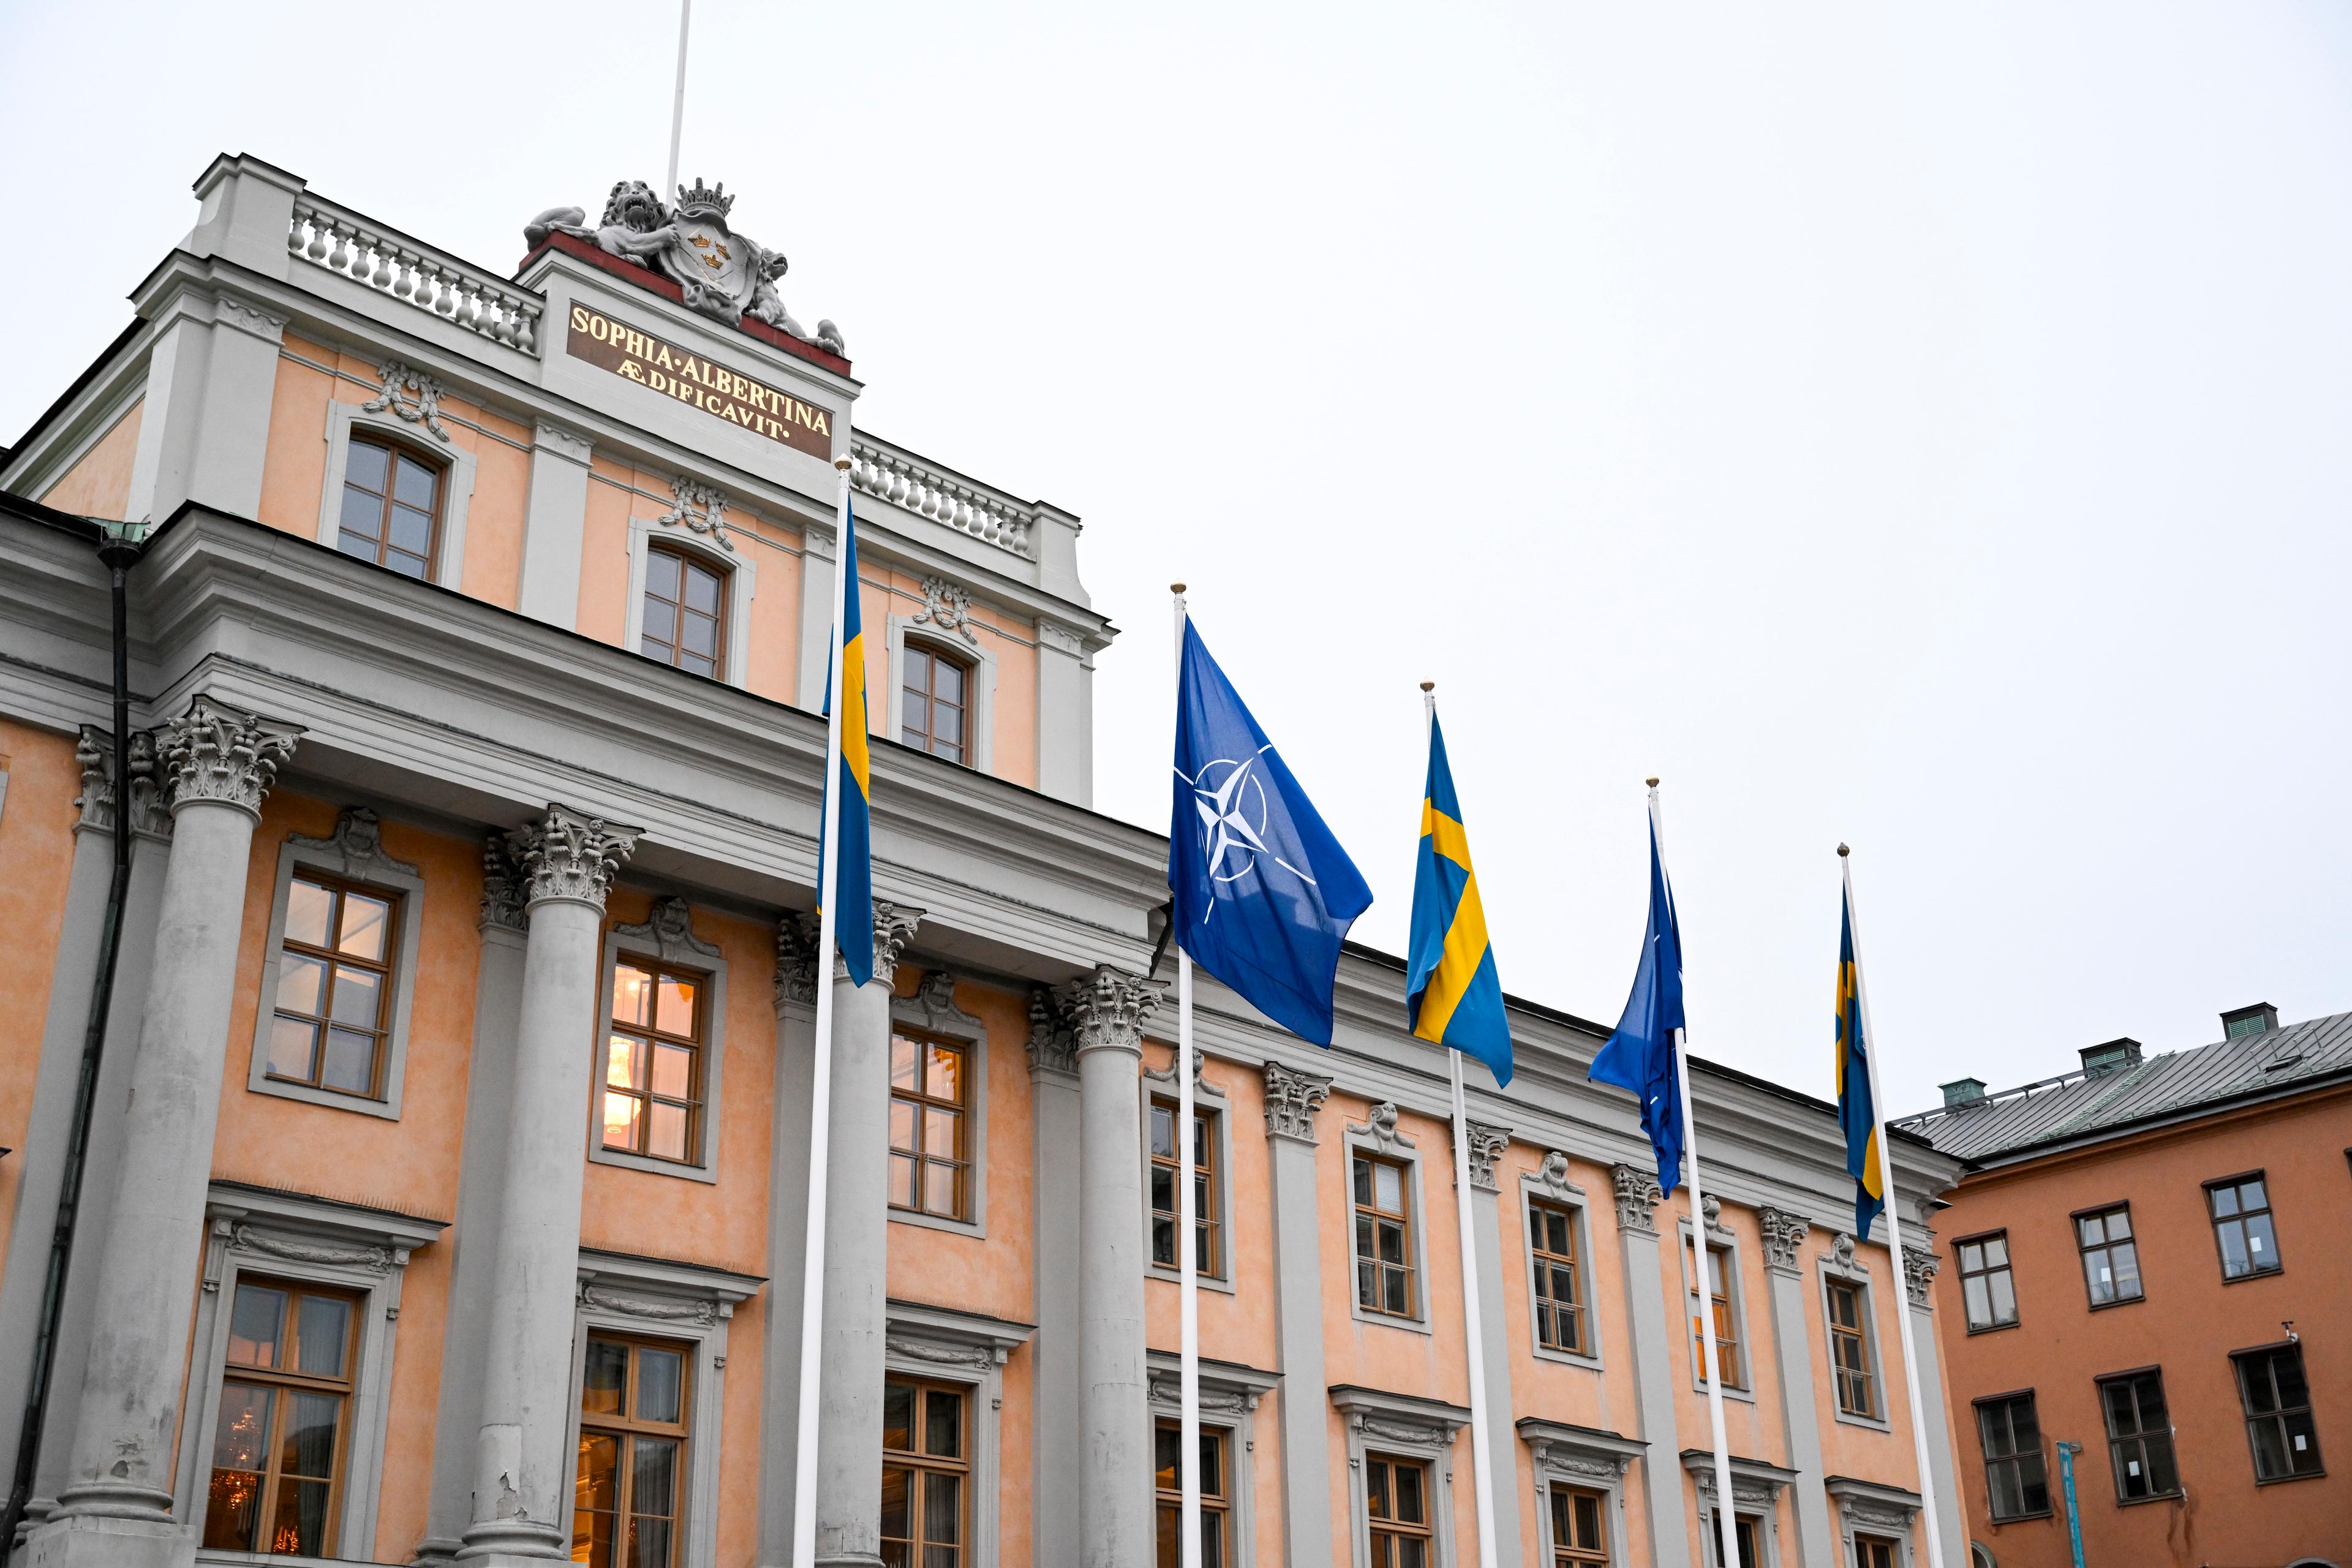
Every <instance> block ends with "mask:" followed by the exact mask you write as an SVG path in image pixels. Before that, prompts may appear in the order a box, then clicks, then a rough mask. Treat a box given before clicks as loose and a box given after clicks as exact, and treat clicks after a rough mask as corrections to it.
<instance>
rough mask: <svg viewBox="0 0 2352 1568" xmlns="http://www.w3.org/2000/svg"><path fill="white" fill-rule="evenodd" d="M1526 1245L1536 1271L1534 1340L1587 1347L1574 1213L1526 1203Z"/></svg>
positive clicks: (1562, 1347) (1558, 1347) (1554, 1346)
mask: <svg viewBox="0 0 2352 1568" xmlns="http://www.w3.org/2000/svg"><path fill="white" fill-rule="evenodd" d="M1528 1250H1529V1251H1530V1253H1531V1254H1532V1255H1533V1261H1534V1263H1535V1271H1536V1295H1535V1304H1536V1343H1538V1344H1539V1345H1541V1346H1543V1347H1544V1348H1545V1349H1547V1350H1555V1351H1575V1352H1580V1353H1582V1352H1587V1351H1589V1350H1590V1348H1591V1344H1590V1342H1589V1341H1588V1340H1587V1339H1586V1338H1585V1332H1584V1297H1583V1292H1582V1290H1581V1288H1580V1286H1579V1285H1578V1283H1577V1267H1576V1216H1575V1215H1572V1214H1570V1212H1569V1211H1568V1210H1566V1209H1564V1208H1559V1207H1557V1206H1555V1205H1551V1204H1529V1205H1528Z"/></svg>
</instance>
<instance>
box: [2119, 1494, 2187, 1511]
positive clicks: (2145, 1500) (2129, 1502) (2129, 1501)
mask: <svg viewBox="0 0 2352 1568" xmlns="http://www.w3.org/2000/svg"><path fill="white" fill-rule="evenodd" d="M2188 1500H2189V1494H2188V1493H2187V1492H2158V1493H2157V1494H2156V1495H2155V1496H2154V1497H2135V1498H2120V1497H2119V1498H2117V1499H2116V1507H2117V1508H2146V1507H2147V1505H2148V1504H2150V1503H2152V1502H2187V1501H2188Z"/></svg>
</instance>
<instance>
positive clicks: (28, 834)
mask: <svg viewBox="0 0 2352 1568" xmlns="http://www.w3.org/2000/svg"><path fill="white" fill-rule="evenodd" d="M0 774H5V776H6V779H7V784H8V796H7V800H6V801H5V803H0V867H5V868H6V874H5V875H0V931H7V932H8V933H9V948H10V951H11V952H12V954H13V955H14V956H13V960H12V962H11V963H8V964H6V965H5V966H0V1018H5V1019H7V1020H9V1026H8V1027H7V1028H6V1029H0V1148H7V1149H13V1150H16V1151H18V1152H17V1153H16V1154H13V1155H11V1156H10V1157H8V1158H7V1159H5V1160H0V1259H5V1256H6V1249H7V1237H8V1230H9V1227H11V1226H15V1225H46V1224H47V1223H48V1222H49V1221H50V1220H52V1219H54V1218H55V1217H56V1216H55V1215H54V1214H52V1215H20V1214H18V1213H17V1212H16V1184H17V1182H18V1180H19V1179H20V1177H21V1176H22V1174H23V1172H24V1169H25V1153H24V1152H25V1151H26V1149H27V1147H28V1144H29V1142H30V1141H31V1139H32V1137H33V1136H34V1131H33V1129H32V1128H30V1127H28V1126H27V1125H26V1120H27V1118H28V1117H29V1116H30V1114H31V1112H32V1107H33V1084H34V1079H36V1078H37V1076H38V1072H39V1068H40V1060H41V1020H42V1018H43V1017H44V1016H46V1014H47V1011H48V1005H49V985H50V982H51V977H52V976H53V975H54V974H55V973H56V972H57V966H58V960H59V958H60V956H61V955H60V954H59V953H58V938H59V936H60V934H61V933H62V931H64V928H65V914H66V884H67V881H68V879H69V878H70V876H71V874H72V871H73V854H74V835H73V834H72V833H71V832H70V831H68V829H69V828H70V827H71V826H72V825H73V822H74V818H75V811H74V804H73V803H74V799H75V797H76V796H78V795H80V794H81V765H80V764H79V763H77V762H75V761H74V743H73V742H72V741H71V740H69V739H68V738H67V737H65V736H63V735H57V734H51V733H49V732H47V731H41V730H34V729H28V728H26V726H24V725H22V724H16V723H12V722H10V721H7V720H5V719H0ZM62 956H64V957H65V958H66V959H67V961H68V962H74V961H75V960H76V955H71V954H67V955H62ZM80 961H81V962H87V963H96V962H97V955H96V954H95V953H91V954H89V955H88V956H87V958H84V959H81V960H80Z"/></svg>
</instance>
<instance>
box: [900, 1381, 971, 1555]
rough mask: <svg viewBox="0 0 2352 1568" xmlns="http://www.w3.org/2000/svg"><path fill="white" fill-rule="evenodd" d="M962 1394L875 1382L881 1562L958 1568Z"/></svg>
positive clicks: (966, 1400)
mask: <svg viewBox="0 0 2352 1568" xmlns="http://www.w3.org/2000/svg"><path fill="white" fill-rule="evenodd" d="M970 1403H971V1397H970V1393H969V1391H968V1390H966V1389H962V1388H957V1387H952V1386H950V1385H947V1384H936V1383H916V1382H914V1381H912V1380H911V1379H907V1378H898V1377H893V1378H891V1379H889V1380H888V1381H887V1382H886V1383H884V1384H883V1385H882V1561H883V1563H885V1564H886V1565H887V1568H963V1563H964V1542H965V1540H966V1532H965V1529H964V1506H965V1504H964V1493H965V1491H966V1490H967V1489H969V1487H970V1485H971V1445H970V1441H969V1439H968V1438H967V1437H966V1436H965V1434H964V1410H965V1407H966V1406H967V1405H970Z"/></svg>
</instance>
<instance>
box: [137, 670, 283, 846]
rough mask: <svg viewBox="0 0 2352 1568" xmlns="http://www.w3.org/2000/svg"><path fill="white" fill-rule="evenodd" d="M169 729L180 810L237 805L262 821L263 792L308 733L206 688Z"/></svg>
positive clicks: (170, 788)
mask: <svg viewBox="0 0 2352 1568" xmlns="http://www.w3.org/2000/svg"><path fill="white" fill-rule="evenodd" d="M163 730H164V733H163V739H162V742H161V744H160V747H159V750H160V752H161V753H162V760H163V776H164V778H165V779H166V780H167V781H168V784H167V786H166V788H167V793H168V794H169V795H170V796H171V803H172V810H173V813H174V814H175V815H176V814H177V813H178V812H179V811H180V810H181V809H183V808H184V807H185V806H188V805H194V804H196V803H198V802H206V801H209V802H213V803H215V804H218V805H233V806H236V808H237V809H238V810H240V811H243V812H246V813H247V814H249V815H250V816H253V817H254V818H255V819H256V820H258V819H259V817H260V816H261V802H262V797H263V796H265V795H268V793H269V786H270V784H272V783H273V782H275V781H276V779H277V777H278V768H279V766H280V765H281V764H283V763H285V761H286V759H287V758H289V757H290V756H292V755H293V754H294V742H296V741H297V740H298V739H299V738H300V736H301V734H302V731H301V730H300V729H299V728H298V727H296V726H294V725H291V724H281V723H279V722H278V721H276V720H274V719H264V718H262V717H260V716H259V715H257V714H253V713H245V712H240V711H238V710H236V709H234V708H231V707H229V706H227V705H226V704H225V703H221V702H217V701H215V700H213V698H212V697H211V696H209V695H208V694H205V693H203V692H199V693H198V694H197V695H196V696H195V697H194V699H192V700H190V701H189V703H188V707H187V710H186V711H185V712H184V713H182V714H181V715H180V716H179V717H178V718H176V719H174V720H173V721H171V722H170V723H168V724H166V725H165V726H164V727H163Z"/></svg>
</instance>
